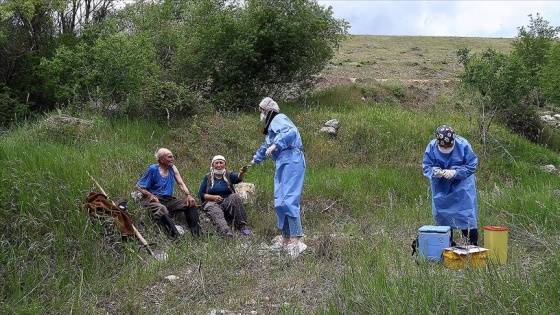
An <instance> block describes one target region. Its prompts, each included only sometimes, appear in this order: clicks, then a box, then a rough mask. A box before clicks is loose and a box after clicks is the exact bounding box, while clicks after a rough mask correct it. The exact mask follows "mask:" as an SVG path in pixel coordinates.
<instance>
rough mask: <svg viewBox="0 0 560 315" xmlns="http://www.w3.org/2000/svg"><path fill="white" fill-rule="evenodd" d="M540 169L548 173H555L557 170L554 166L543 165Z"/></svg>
mask: <svg viewBox="0 0 560 315" xmlns="http://www.w3.org/2000/svg"><path fill="white" fill-rule="evenodd" d="M542 169H544V170H545V171H547V172H549V173H557V172H558V169H557V168H556V167H555V166H554V165H551V164H549V165H545V166H542Z"/></svg>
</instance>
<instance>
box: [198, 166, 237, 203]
mask: <svg viewBox="0 0 560 315" xmlns="http://www.w3.org/2000/svg"><path fill="white" fill-rule="evenodd" d="M224 176H226V175H225V174H224ZM229 179H230V180H231V184H232V185H233V184H239V183H241V180H240V179H239V176H238V175H237V173H235V172H231V173H230V175H229ZM210 184H211V183H210V182H209V181H208V174H207V175H204V178H203V179H202V182H201V183H200V188H199V189H198V197H200V200H202V201H203V202H204V201H205V200H204V194H209V195H218V196H220V197H222V198H224V199H225V198H227V197H228V196H229V195H231V194H232V192H231V190H229V187H228V184H227V183H226V181H225V180H224V179H223V178H221V179H217V178H216V177H214V186H212V187H208V192H206V187H207V186H209V185H210Z"/></svg>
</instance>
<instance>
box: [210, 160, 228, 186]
mask: <svg viewBox="0 0 560 315" xmlns="http://www.w3.org/2000/svg"><path fill="white" fill-rule="evenodd" d="M217 160H222V161H224V162H225V161H226V158H225V157H224V156H223V155H216V156H214V157H213V158H212V162H210V188H212V187H214V175H215V174H216V172H215V170H214V167H213V165H214V162H215V161H217ZM223 171H224V173H222V174H219V175H225V173H226V169H225V168H224V169H223ZM222 178H223V179H224V181H225V182H226V183H228V184H229V182H228V180H227V178H226V176H224V177H222Z"/></svg>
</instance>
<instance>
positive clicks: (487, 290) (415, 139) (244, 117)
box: [0, 84, 560, 314]
mask: <svg viewBox="0 0 560 315" xmlns="http://www.w3.org/2000/svg"><path fill="white" fill-rule="evenodd" d="M393 88H394V87H393V85H392V84H389V85H387V86H383V85H366V86H361V85H355V84H353V85H347V86H342V87H339V88H334V89H329V90H325V91H322V92H318V93H316V94H314V95H312V96H309V97H307V98H306V99H301V100H297V101H294V102H291V103H286V104H280V108H281V110H282V112H285V113H287V114H288V116H290V117H291V119H292V120H293V121H294V122H295V124H296V125H297V126H298V127H299V129H300V132H301V134H302V137H303V140H304V146H305V154H306V161H307V173H306V179H305V188H304V194H303V199H302V217H303V227H304V233H305V234H306V237H305V239H306V243H307V244H308V245H309V249H308V250H307V251H306V252H304V253H303V254H302V256H301V257H299V258H298V259H296V260H291V259H290V258H289V257H287V256H286V255H284V254H282V253H272V252H268V251H263V250H261V249H260V248H261V245H262V244H263V243H270V241H271V239H272V238H273V237H274V236H276V235H277V234H279V231H278V229H277V228H276V223H275V222H276V216H275V213H274V210H273V197H272V195H273V183H272V181H273V180H272V178H273V173H274V165H273V163H271V162H270V161H266V162H264V163H263V164H262V165H261V166H256V167H253V168H251V169H250V170H249V173H248V174H247V176H246V181H249V182H252V183H254V184H255V185H256V192H255V194H254V195H253V197H252V202H250V203H248V204H247V205H246V207H247V212H248V214H249V224H250V227H251V229H252V231H253V234H252V236H251V237H243V236H242V235H238V237H237V238H235V239H233V240H225V239H222V238H221V237H219V236H218V235H217V233H214V235H210V236H208V237H203V238H200V239H195V238H192V237H191V236H186V237H185V238H183V239H182V240H180V241H179V242H171V241H170V240H168V239H167V237H166V236H165V233H163V232H162V231H161V229H160V228H159V226H158V225H157V224H156V223H155V222H153V221H152V220H151V218H150V216H149V215H148V214H147V213H146V212H145V211H144V210H143V209H142V208H141V207H140V205H139V203H138V202H137V201H134V200H132V201H131V202H130V203H129V211H130V213H131V215H132V217H133V222H134V224H135V226H137V227H138V229H139V230H140V232H141V233H142V235H143V236H144V237H145V238H146V239H147V240H148V241H149V242H154V243H156V244H155V245H154V246H155V248H158V249H162V250H165V251H166V252H167V253H168V254H169V260H168V261H167V262H158V261H156V260H154V259H152V258H150V257H149V256H147V254H146V252H145V251H144V250H143V249H141V248H139V247H138V244H137V242H136V241H135V240H123V239H122V238H121V236H120V234H119V232H118V230H117V229H116V228H115V226H114V224H113V223H112V221H111V220H102V219H91V218H89V217H88V215H87V212H86V211H85V210H84V209H83V208H82V207H81V205H82V204H83V203H84V202H85V197H86V196H87V195H88V193H89V192H90V191H92V190H97V187H96V186H95V184H94V183H93V181H92V180H91V179H90V178H89V176H88V173H89V174H91V175H92V176H93V177H94V178H95V180H97V181H98V182H99V183H100V185H101V186H102V187H103V188H104V190H105V191H106V192H107V193H108V195H109V197H110V199H111V200H113V201H115V202H118V201H120V200H124V199H130V193H131V192H132V189H133V186H134V184H135V183H136V181H137V180H138V178H139V177H140V176H141V174H142V172H143V171H144V170H145V168H146V167H147V166H148V165H149V164H152V163H154V162H155V158H154V156H153V154H154V152H155V151H156V149H157V148H159V147H168V148H169V149H171V150H172V151H173V152H174V154H175V155H176V157H177V159H176V164H177V166H178V168H179V170H180V172H181V174H182V175H183V179H185V181H186V184H187V186H188V187H189V189H191V191H197V190H198V186H199V184H200V181H201V180H202V178H203V176H204V174H205V173H206V172H208V168H209V163H210V160H211V158H212V156H214V155H216V154H222V155H225V156H226V158H227V160H228V167H229V168H231V169H234V170H238V169H239V168H240V167H241V166H243V165H245V163H247V162H248V161H250V159H251V158H252V155H253V153H254V151H255V150H256V149H257V148H258V147H259V146H260V145H261V144H262V141H263V135H262V133H261V128H262V125H260V124H259V122H258V114H257V113H256V112H255V113H236V114H226V113H218V114H214V115H212V114H201V115H200V116H197V117H192V118H189V119H184V120H174V121H173V123H172V125H171V126H168V125H166V124H158V123H156V122H150V121H144V120H128V119H105V118H99V117H93V118H91V119H92V120H93V122H94V123H93V126H92V127H90V128H87V127H77V126H64V125H62V126H61V125H52V124H47V123H44V122H43V123H35V124H29V125H26V126H21V128H18V129H17V130H13V131H10V132H9V133H6V134H4V136H3V137H2V139H1V140H0V169H1V170H2V176H1V181H0V201H1V203H2V211H0V216H1V217H0V227H1V230H2V234H1V235H0V246H1V249H2V250H1V251H0V266H1V268H0V269H1V271H0V283H2V285H1V287H0V313H5V314H62V313H80V314H106V313H110V314H154V313H161V314H210V313H212V312H213V311H215V313H216V312H220V311H221V310H223V311H224V313H226V314H250V313H251V312H255V311H256V312H257V313H258V314H311V313H317V314H371V313H373V314H376V313H388V314H403V313H419V314H460V313H469V314H472V313H492V314H494V313H522V314H527V313H542V314H552V313H553V312H554V311H555V310H557V309H558V308H559V307H560V302H559V301H558V299H557V298H556V297H558V296H559V294H558V293H559V292H558V290H559V289H558V288H559V287H560V283H558V282H559V280H558V279H556V278H557V277H552V276H551V275H554V274H557V273H559V271H560V270H559V269H560V268H559V267H560V266H559V264H558V259H559V258H560V256H558V252H559V251H558V249H559V243H560V234H559V233H558V231H557V228H556V227H557V225H558V222H559V219H560V218H559V212H558V207H557V195H558V192H557V189H558V187H559V184H560V178H559V176H558V174H551V173H547V172H545V171H544V170H542V169H541V166H542V165H545V164H553V165H559V164H560V163H559V162H560V161H559V158H558V156H557V155H556V154H555V153H554V151H552V150H550V149H549V148H545V147H542V146H536V145H533V144H531V143H529V142H527V141H526V140H524V139H521V138H519V137H517V136H515V135H512V134H510V133H508V132H506V131H505V129H504V128H502V127H501V126H496V129H495V137H496V139H497V142H496V143H499V145H497V144H496V145H493V146H491V147H490V148H488V150H486V152H487V154H486V155H484V156H483V155H479V159H480V165H479V170H478V172H477V188H478V191H479V195H478V196H479V208H480V209H479V222H478V223H479V230H480V231H481V244H483V243H484V232H483V228H482V227H483V226H484V225H504V226H507V227H509V235H510V239H509V244H510V246H509V257H508V262H507V264H506V265H492V264H489V265H488V267H486V268H478V269H466V270H463V271H458V270H450V269H447V268H444V267H443V266H442V264H435V263H424V262H418V263H417V262H416V259H415V258H414V257H411V249H410V242H411V241H412V239H413V238H414V237H415V236H416V233H417V232H416V231H417V229H418V228H419V227H420V226H422V225H427V224H432V223H433V221H432V218H431V199H430V191H429V183H428V181H427V180H426V179H425V178H424V177H423V175H422V172H421V160H422V154H423V152H424V149H425V146H426V144H427V143H428V141H429V140H430V139H432V138H433V136H434V130H435V128H436V127H437V126H438V125H439V124H443V123H448V124H451V125H452V126H454V127H455V129H456V130H457V131H458V132H459V133H460V134H461V135H463V136H465V137H466V138H467V139H468V140H469V141H470V142H471V143H472V144H473V147H474V148H475V151H476V152H481V151H482V150H481V149H482V148H481V143H480V142H479V140H478V138H477V134H476V130H475V128H473V127H472V126H473V124H472V121H471V118H470V116H469V115H468V113H467V112H465V109H463V108H461V107H456V106H449V105H448V104H449V102H448V101H445V102H441V103H439V102H438V101H437V99H433V100H431V101H430V103H429V104H428V105H429V106H427V105H426V104H424V105H422V106H417V104H416V105H415V104H413V103H411V102H410V99H411V98H410V97H409V96H410V95H411V94H407V93H412V92H410V91H408V90H406V89H405V90H404V93H405V97H404V98H401V96H400V94H399V93H401V90H398V89H397V91H396V92H387V94H384V95H386V98H383V99H382V100H380V101H376V100H374V99H373V98H366V99H365V100H362V97H364V98H365V96H367V95H366V93H367V92H368V91H372V90H373V89H383V90H384V91H393ZM384 93H385V92H384ZM393 93H396V94H397V95H394V94H393ZM446 97H449V99H448V100H452V101H453V103H452V104H456V101H455V100H453V96H452V94H449V95H448V96H446ZM389 99H391V100H389ZM443 109H445V111H443ZM86 118H88V117H86ZM329 119H338V120H339V121H340V128H339V131H338V135H336V136H328V135H325V134H322V133H320V132H319V129H320V128H321V127H322V125H323V123H324V122H325V121H326V120H329ZM201 218H202V220H203V221H202V224H203V226H204V228H205V229H206V230H207V231H209V232H215V230H214V228H213V226H212V225H211V224H210V222H209V221H208V220H207V219H206V216H205V215H204V213H202V212H201ZM177 222H178V223H179V224H182V225H183V226H185V222H184V220H182V219H178V221H177ZM168 275H176V276H178V277H179V279H178V280H176V281H175V282H171V281H167V280H165V277H166V276H168Z"/></svg>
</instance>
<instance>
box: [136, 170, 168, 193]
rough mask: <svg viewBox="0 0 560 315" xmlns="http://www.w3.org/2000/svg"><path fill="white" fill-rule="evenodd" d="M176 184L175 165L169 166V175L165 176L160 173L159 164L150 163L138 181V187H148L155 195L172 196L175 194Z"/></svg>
mask: <svg viewBox="0 0 560 315" xmlns="http://www.w3.org/2000/svg"><path fill="white" fill-rule="evenodd" d="M174 184H175V171H173V167H170V168H169V171H168V173H167V177H166V178H164V177H163V176H161V174H160V173H159V169H158V165H157V164H153V165H150V167H148V169H147V170H146V171H145V172H144V175H142V177H141V178H140V180H139V181H138V183H137V185H138V187H140V188H143V189H146V190H147V191H149V192H150V193H152V194H154V195H167V196H171V195H172V194H173V185H174Z"/></svg>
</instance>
